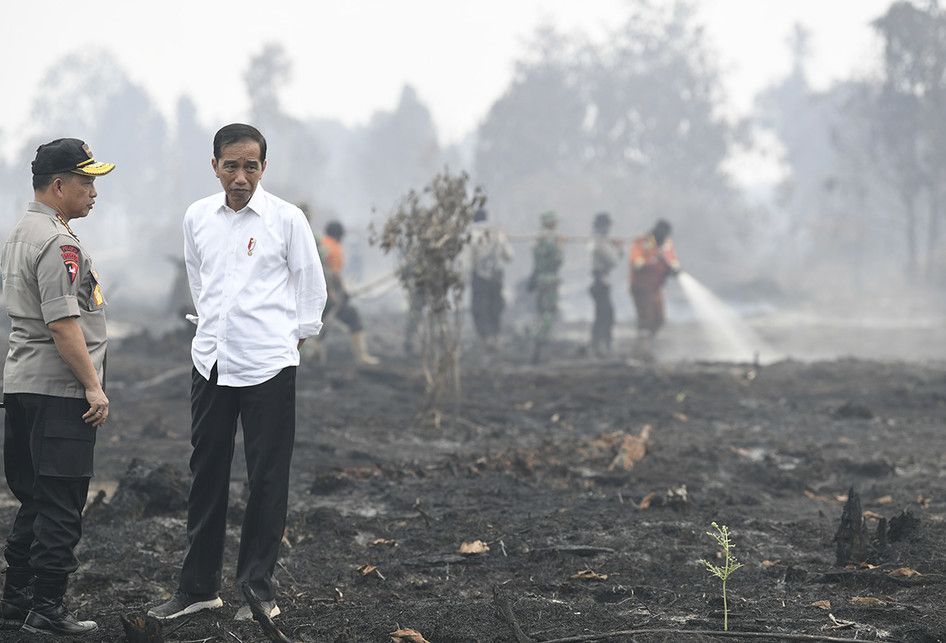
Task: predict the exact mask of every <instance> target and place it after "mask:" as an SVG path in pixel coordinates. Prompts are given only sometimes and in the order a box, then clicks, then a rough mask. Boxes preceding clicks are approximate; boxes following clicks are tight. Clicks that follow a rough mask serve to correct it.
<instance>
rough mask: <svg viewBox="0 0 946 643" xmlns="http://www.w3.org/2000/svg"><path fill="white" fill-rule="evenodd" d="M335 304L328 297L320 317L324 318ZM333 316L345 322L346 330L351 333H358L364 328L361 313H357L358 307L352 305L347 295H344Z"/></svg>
mask: <svg viewBox="0 0 946 643" xmlns="http://www.w3.org/2000/svg"><path fill="white" fill-rule="evenodd" d="M336 306H337V304H336V303H335V302H333V301H332V300H331V299H329V300H328V303H327V304H326V305H325V311H324V312H323V313H322V317H323V318H326V316H327V315H328V314H329V313H330V312H331V311H332V309H333V308H336ZM335 318H336V319H338V321H340V322H342V323H343V324H345V325H346V326H347V327H348V330H349V331H350V332H352V333H360V332H361V331H363V330H364V329H365V326H364V324H363V323H362V321H361V315H360V314H359V313H358V309H357V308H355V307H354V306H353V305H352V303H351V300H350V299H348V297H345V299H344V300H343V302H342V305H341V307H340V308H339V309H338V312H337V313H335Z"/></svg>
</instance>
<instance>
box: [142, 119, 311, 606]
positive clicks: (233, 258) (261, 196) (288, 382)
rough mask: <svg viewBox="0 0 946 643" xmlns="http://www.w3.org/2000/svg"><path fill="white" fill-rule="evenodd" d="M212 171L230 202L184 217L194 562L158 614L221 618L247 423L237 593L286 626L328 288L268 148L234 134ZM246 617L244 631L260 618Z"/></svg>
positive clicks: (223, 142) (231, 128) (240, 130)
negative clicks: (306, 352)
mask: <svg viewBox="0 0 946 643" xmlns="http://www.w3.org/2000/svg"><path fill="white" fill-rule="evenodd" d="M213 146H214V158H213V161H212V166H213V169H214V173H215V174H216V175H217V178H218V179H220V183H221V185H223V189H224V191H223V193H219V194H215V195H213V196H210V197H207V198H205V199H201V200H200V201H197V202H196V203H194V204H193V205H191V206H190V207H189V208H188V209H187V213H186V214H185V215H184V259H185V263H186V265H187V277H188V281H189V283H190V289H191V294H192V295H193V299H194V304H195V306H196V308H197V314H198V323H197V332H196V335H195V336H194V341H193V343H192V346H191V356H192V358H193V361H194V370H193V374H192V385H191V444H192V445H193V453H192V455H191V460H190V466H191V473H192V474H193V481H192V484H191V490H190V496H189V498H188V511H187V542H188V548H187V554H186V555H185V558H184V564H183V566H182V568H181V576H180V584H179V586H178V590H177V592H176V593H175V594H174V596H173V597H172V598H171V600H169V601H167V602H166V603H164V604H162V605H159V606H157V607H155V608H153V609H152V610H150V611H149V612H148V613H149V614H150V615H152V616H154V617H156V618H159V619H163V620H166V619H172V618H176V617H178V616H183V615H184V614H193V613H194V612H199V611H201V610H205V609H214V608H218V607H221V606H222V605H223V601H221V600H220V596H219V591H220V577H221V570H222V566H223V546H224V539H225V535H226V516H227V495H228V491H229V487H230V463H231V461H232V459H233V448H234V438H235V435H236V427H237V418H238V417H239V418H240V419H241V422H242V425H243V441H244V451H245V455H246V466H247V474H248V478H249V488H250V497H249V500H248V502H247V505H246V514H245V516H244V519H243V530H242V532H241V535H240V553H239V558H238V560H237V579H236V580H237V586H238V587H242V585H243V584H244V583H246V584H247V585H248V586H249V587H250V588H251V589H253V591H254V592H256V594H257V595H258V596H259V598H260V599H261V600H262V601H263V607H264V610H266V611H267V612H268V613H269V615H270V616H271V617H273V616H276V615H277V614H279V608H278V607H277V606H276V602H275V596H274V592H273V583H272V576H273V569H274V568H275V565H276V558H277V555H278V551H279V544H280V542H281V540H282V536H283V531H284V529H285V524H286V509H287V503H288V495H289V463H290V460H291V458H292V446H293V439H294V435H295V389H296V383H295V378H296V367H297V366H298V364H299V347H300V346H301V345H302V342H303V341H305V339H306V338H307V337H313V336H315V335H317V334H318V332H319V329H320V328H321V327H322V321H321V320H322V310H323V308H324V307H325V301H326V288H325V277H324V275H323V273H322V264H321V261H320V260H319V254H318V250H317V249H316V245H315V239H314V238H313V237H312V232H311V230H310V229H309V224H308V222H307V221H306V218H305V215H303V213H302V211H301V210H300V209H299V208H298V207H296V206H294V205H292V204H290V203H287V202H285V201H283V200H282V199H279V198H277V197H275V196H273V195H271V194H269V193H267V192H266V191H265V190H263V187H262V185H260V179H261V178H262V176H263V172H264V171H265V170H266V140H265V139H264V138H263V135H262V134H261V133H260V132H259V131H258V130H257V129H256V128H254V127H252V126H250V125H243V124H239V123H237V124H232V125H227V126H226V127H224V128H222V129H221V130H220V131H219V132H217V134H216V136H215V137H214V144H213ZM250 617H251V615H250V610H249V607H248V606H246V605H244V606H243V607H241V608H240V610H239V611H238V612H237V614H236V618H237V619H244V618H247V619H248V618H250Z"/></svg>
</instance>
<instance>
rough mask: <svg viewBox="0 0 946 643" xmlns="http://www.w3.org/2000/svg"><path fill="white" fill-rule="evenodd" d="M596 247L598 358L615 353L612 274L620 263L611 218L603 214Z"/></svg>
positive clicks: (594, 339)
mask: <svg viewBox="0 0 946 643" xmlns="http://www.w3.org/2000/svg"><path fill="white" fill-rule="evenodd" d="M593 232H594V243H593V245H592V249H591V288H590V289H589V292H590V293H591V298H592V299H593V300H594V304H595V319H594V323H593V324H592V326H591V351H592V353H594V354H595V355H597V356H598V357H604V356H605V355H608V354H609V353H610V352H611V344H612V332H613V329H614V304H613V303H612V302H611V277H610V275H611V271H612V270H614V267H615V266H616V265H617V262H618V255H619V250H618V248H617V247H616V246H615V242H614V241H612V240H611V239H609V238H608V234H609V233H610V232H611V215H610V214H608V213H607V212H599V213H598V214H596V215H595V219H594V223H593Z"/></svg>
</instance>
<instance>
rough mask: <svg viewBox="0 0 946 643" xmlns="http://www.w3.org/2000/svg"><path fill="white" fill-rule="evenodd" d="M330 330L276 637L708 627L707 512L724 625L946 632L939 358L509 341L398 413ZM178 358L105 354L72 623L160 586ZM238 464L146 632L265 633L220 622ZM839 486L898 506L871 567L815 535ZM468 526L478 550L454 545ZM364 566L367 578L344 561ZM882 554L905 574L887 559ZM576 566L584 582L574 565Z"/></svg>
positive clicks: (494, 635)
mask: <svg viewBox="0 0 946 643" xmlns="http://www.w3.org/2000/svg"><path fill="white" fill-rule="evenodd" d="M333 350H334V358H335V359H334V360H333V361H334V363H336V364H337V367H336V368H335V369H334V370H333V371H332V372H331V373H329V374H326V373H325V372H324V371H323V370H322V369H320V368H318V367H315V366H306V365H304V366H303V367H302V368H301V370H300V374H299V400H298V416H299V423H298V430H297V440H296V451H295V458H294V464H293V466H294V468H293V483H292V489H291V497H290V513H289V522H288V525H289V527H288V532H287V537H286V544H285V545H284V547H283V552H282V558H281V560H280V563H279V566H278V569H277V574H276V576H277V579H278V582H279V592H280V594H279V603H280V605H281V607H282V608H283V610H284V614H283V615H282V616H280V617H279V618H278V619H277V624H279V625H280V626H281V628H282V629H283V631H285V632H286V634H288V635H289V636H290V637H291V638H293V639H294V640H299V641H339V642H356V641H357V642H371V641H388V640H390V637H389V635H388V633H390V632H392V631H394V630H396V629H397V628H398V627H399V626H400V627H405V628H413V629H415V630H417V631H419V632H421V633H422V634H423V635H424V636H425V637H426V638H427V639H428V640H429V641H432V642H443V641H457V642H459V641H480V642H487V641H511V640H515V638H514V636H513V634H512V630H511V628H510V626H509V619H508V618H507V617H505V616H503V614H502V613H501V610H500V609H498V607H497V605H498V604H500V603H502V602H503V600H508V604H509V605H511V608H512V613H513V615H514V618H515V619H516V620H517V621H518V623H519V624H520V625H521V628H522V630H523V631H524V632H525V634H526V635H528V636H529V637H531V638H532V639H533V640H536V641H544V640H551V639H557V638H564V637H568V636H578V635H583V634H590V633H602V632H608V631H615V630H629V629H675V630H679V629H686V630H704V631H706V632H708V633H707V634H706V635H704V636H693V635H684V634H679V633H677V634H652V635H640V636H637V637H636V638H633V640H639V641H645V640H647V641H655V640H667V641H682V640H715V637H713V636H712V635H711V634H710V633H711V632H712V631H714V630H720V629H721V628H722V609H721V607H722V605H721V600H720V598H719V587H718V582H717V581H716V580H715V579H713V578H711V577H710V576H709V575H708V574H707V572H706V571H705V570H704V569H703V568H702V566H701V565H700V564H699V562H698V561H699V560H700V559H704V558H705V559H711V560H712V559H714V554H715V547H714V545H713V543H712V542H711V540H710V539H709V537H708V536H706V534H705V531H706V530H707V529H709V526H710V523H711V522H712V521H717V522H718V523H720V524H725V525H728V526H729V528H730V529H731V530H732V534H733V540H734V542H735V544H736V547H737V550H736V553H737V555H738V557H739V559H740V560H741V561H742V562H744V563H745V565H746V566H745V567H744V568H743V569H741V570H739V571H738V572H736V574H735V575H734V576H733V578H732V579H731V581H730V584H729V587H730V605H731V615H730V629H731V630H735V631H760V632H791V633H796V634H809V635H821V636H836V637H847V638H851V639H854V638H857V639H859V640H901V641H934V640H944V639H946V608H944V600H943V599H944V589H946V551H944V545H946V432H944V430H943V428H944V427H943V418H944V409H946V367H943V366H939V365H928V366H923V365H916V364H908V363H880V362H868V361H855V360H839V361H830V362H820V363H813V364H805V363H799V362H792V361H785V362H780V363H776V364H773V365H769V366H764V367H760V368H754V367H752V366H750V365H732V364H712V363H705V364H704V363H676V364H667V365H660V364H658V365H656V366H646V365H643V364H639V363H629V362H626V361H623V360H617V359H615V360H610V361H590V360H587V359H580V358H576V359H571V360H567V359H560V360H557V361H554V362H552V363H549V364H546V365H544V366H543V367H542V368H535V367H533V366H530V365H527V364H526V363H525V361H523V360H522V359H520V358H521V356H522V354H523V353H524V349H522V350H518V349H516V345H515V344H514V345H513V349H512V350H511V351H508V352H507V353H506V354H504V355H503V356H502V358H500V359H497V360H496V362H495V363H494V364H493V365H489V364H487V363H485V362H484V361H483V358H482V356H480V355H477V354H473V355H471V356H470V359H468V360H467V362H466V367H465V370H464V391H465V397H464V399H463V401H462V403H461V404H460V405H459V406H458V407H457V412H456V413H454V414H451V415H450V416H448V417H447V419H446V420H445V423H444V425H443V426H442V427H441V428H440V429H434V428H429V427H425V426H423V424H422V423H420V422H418V421H417V416H416V412H417V409H418V404H419V400H420V398H421V393H422V384H421V380H420V378H419V377H418V374H417V371H416V368H415V365H414V363H413V362H410V361H407V360H405V359H404V358H403V357H399V356H396V355H395V354H394V351H382V352H383V353H386V354H384V355H382V356H383V357H384V358H385V359H384V364H383V365H382V366H380V367H377V368H370V369H361V370H355V369H354V368H352V366H351V364H350V360H349V358H348V356H347V353H346V351H345V350H344V347H343V346H342V345H341V344H340V343H339V342H336V344H335V345H334V348H333ZM562 352H564V353H568V352H569V349H568V347H565V349H563V351H562ZM188 364H189V358H188V347H187V343H186V341H185V339H184V338H182V337H178V338H174V337H171V338H168V339H165V340H154V339H149V338H148V337H146V336H140V337H132V338H130V339H128V340H126V341H125V342H123V343H122V344H121V345H120V346H119V347H117V348H116V350H113V351H112V354H111V356H110V382H111V385H110V397H111V400H112V407H113V412H112V420H111V422H110V426H108V427H107V428H105V429H103V430H102V431H101V432H100V434H99V442H98V447H97V456H96V457H97V462H96V469H97V477H96V479H95V481H94V485H95V490H98V489H102V490H103V491H105V494H106V501H105V502H104V503H103V502H97V503H92V502H90V506H89V507H88V509H87V515H86V521H85V533H84V536H83V539H82V543H81V544H80V547H79V551H78V555H79V556H80V558H81V560H82V567H81V568H80V570H79V572H77V573H76V574H75V576H74V579H73V581H72V584H71V585H70V589H69V600H70V603H71V605H72V606H73V607H74V608H76V609H77V610H78V611H79V612H80V614H81V616H83V617H86V618H95V619H96V620H98V622H99V623H100V626H101V627H102V629H101V630H100V633H99V635H98V636H97V637H96V638H90V639H85V640H95V641H121V640H124V638H123V634H122V627H121V624H120V622H119V616H120V615H123V614H134V613H141V612H143V611H145V610H146V609H147V608H148V607H149V606H151V605H153V604H155V603H156V602H158V601H160V600H162V599H164V598H166V597H167V596H168V595H169V591H170V590H173V588H174V587H175V583H176V573H177V569H178V565H179V564H180V562H181V559H182V556H183V548H184V518H185V513H184V509H183V504H182V499H183V494H184V493H185V492H186V486H187V475H186V466H187V457H188V454H189V443H188V432H189V415H188V389H187V387H188V381H189V380H188V375H187V372H188V370H189V366H188ZM647 425H649V426H650V427H651V431H652V433H651V439H650V444H649V446H648V452H647V455H646V456H645V457H644V458H643V459H642V460H641V461H639V462H638V463H637V464H636V466H634V467H633V469H631V470H629V471H626V470H625V469H624V468H623V467H622V466H620V465H618V466H616V467H611V466H610V465H611V464H612V461H613V460H614V458H615V455H617V454H618V452H619V450H620V448H621V444H622V440H623V435H624V434H631V435H634V434H639V433H640V432H641V431H642V430H643V428H644V427H645V426H647ZM238 451H239V449H238ZM135 460H137V462H135V463H134V464H133V465H132V463H133V461H135ZM162 465H163V466H162ZM243 466H244V465H243V461H242V456H241V455H239V453H238V455H237V457H236V460H235V462H234V468H233V483H232V494H231V505H232V506H231V515H230V522H229V528H228V538H227V541H228V545H227V552H226V564H225V568H224V586H223V590H222V596H223V598H224V600H225V602H226V605H225V607H224V608H223V609H221V610H217V611H215V612H212V613H204V614H200V615H196V616H194V617H191V618H189V619H186V620H182V621H180V622H178V623H175V624H174V625H173V626H171V627H169V628H167V631H166V632H165V636H166V638H167V640H174V641H202V640H203V641H243V642H249V641H262V640H265V637H264V636H263V634H262V633H261V630H260V629H259V627H258V626H257V625H256V624H255V623H253V622H250V623H236V622H234V621H233V620H232V616H233V613H234V611H235V610H236V608H237V607H238V606H239V604H240V598H239V596H238V591H237V589H236V588H235V587H234V585H233V570H234V566H235V558H236V548H237V543H238V538H239V524H240V519H241V509H242V506H243V504H242V503H243V498H244V496H245V489H244V483H243V480H244V469H243ZM149 475H150V478H147V477H146V476H149ZM142 479H146V480H147V481H148V482H147V484H144V485H142V484H141V480H142ZM851 487H853V488H854V489H855V490H856V491H857V492H858V493H859V495H860V498H861V500H862V503H863V510H864V511H865V512H870V513H868V514H867V516H868V519H867V526H868V528H869V529H870V530H871V533H873V532H874V530H875V529H876V525H877V524H878V518H880V517H883V518H886V519H892V518H895V517H897V516H900V515H901V514H902V513H903V512H910V514H911V515H912V516H914V517H916V518H917V519H918V520H919V526H918V527H917V528H915V529H912V530H910V529H907V530H905V531H904V530H893V531H892V532H891V533H890V535H889V537H888V538H887V539H886V540H887V541H888V542H887V543H886V544H874V545H871V546H870V547H869V551H868V552H867V554H866V555H865V557H866V558H867V562H869V563H870V564H869V565H868V564H865V565H860V566H854V567H852V568H844V567H838V566H836V565H835V543H834V542H833V537H834V534H835V531H836V530H837V528H838V524H839V519H840V516H841V511H842V505H843V502H842V501H843V499H844V496H845V495H846V494H847V492H848V489H849V488H851ZM116 488H117V490H116ZM92 495H94V493H93V494H90V501H91V500H92ZM3 498H4V499H5V502H4V503H3V508H2V509H0V517H2V522H3V523H4V524H9V521H10V518H11V517H12V515H13V512H14V506H13V503H12V502H11V500H12V499H11V498H10V497H9V496H3ZM378 539H386V541H391V542H388V543H387V544H378V542H379V540H378ZM477 539H479V540H482V541H484V542H485V543H487V544H488V547H489V551H488V553H485V554H480V555H474V556H470V557H462V556H459V555H458V554H457V549H458V547H459V546H460V544H461V543H463V542H464V541H473V540H477ZM365 564H370V565H374V566H376V567H377V572H373V573H370V574H368V575H367V576H366V575H363V574H362V573H361V572H359V571H358V568H359V567H360V566H362V565H365ZM904 567H907V568H910V569H913V570H916V571H917V572H919V574H920V575H918V576H898V575H893V574H891V571H892V570H895V569H898V568H904ZM583 570H592V571H594V572H596V573H597V574H598V575H599V576H598V579H597V580H594V579H591V580H581V579H578V578H575V575H576V574H577V573H578V572H580V571H583ZM378 572H380V573H378ZM497 597H498V598H497ZM816 601H830V609H822V608H819V607H814V606H812V604H813V603H815V602H816ZM825 607H827V605H825ZM829 615H830V616H829ZM845 623H848V625H846V626H844V624H845ZM838 624H841V626H839V625H838ZM7 634H8V635H7V636H6V637H5V638H4V640H21V639H20V637H19V636H18V635H16V634H14V633H7ZM611 640H632V638H631V637H626V638H624V639H611Z"/></svg>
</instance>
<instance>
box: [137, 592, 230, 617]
mask: <svg viewBox="0 0 946 643" xmlns="http://www.w3.org/2000/svg"><path fill="white" fill-rule="evenodd" d="M218 607H223V601H222V600H220V597H219V596H215V595H210V596H197V595H195V594H185V593H184V592H175V594H174V596H172V597H171V600H169V601H168V602H166V603H162V604H161V605H158V606H157V607H153V608H151V609H150V610H148V616H153V617H154V618H156V619H158V620H159V621H170V620H171V619H172V618H177V617H178V616H185V615H187V614H196V613H197V612H202V611H204V610H215V609H217V608H218Z"/></svg>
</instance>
